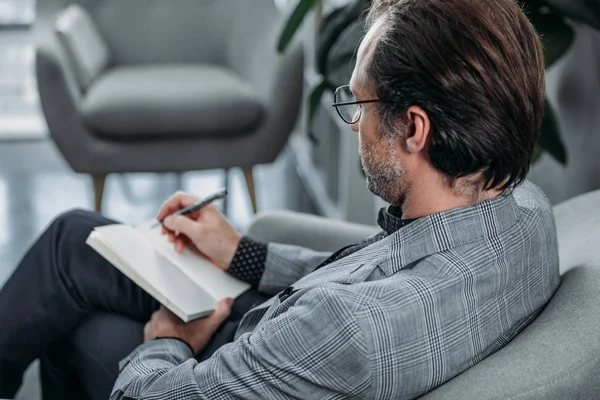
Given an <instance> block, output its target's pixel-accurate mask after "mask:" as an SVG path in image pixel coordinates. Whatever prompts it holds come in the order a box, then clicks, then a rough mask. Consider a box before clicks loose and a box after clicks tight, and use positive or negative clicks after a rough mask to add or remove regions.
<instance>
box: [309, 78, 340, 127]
mask: <svg viewBox="0 0 600 400" xmlns="http://www.w3.org/2000/svg"><path fill="white" fill-rule="evenodd" d="M326 90H331V91H333V90H334V89H333V86H332V85H331V84H330V83H329V82H328V81H327V80H325V79H324V80H323V81H322V82H321V83H319V84H318V85H317V86H315V87H314V88H313V90H312V91H311V93H310V97H309V105H308V107H309V108H308V121H309V122H310V121H312V120H313V118H314V116H315V113H316V112H317V108H319V105H320V104H321V98H322V97H323V93H325V91H326Z"/></svg>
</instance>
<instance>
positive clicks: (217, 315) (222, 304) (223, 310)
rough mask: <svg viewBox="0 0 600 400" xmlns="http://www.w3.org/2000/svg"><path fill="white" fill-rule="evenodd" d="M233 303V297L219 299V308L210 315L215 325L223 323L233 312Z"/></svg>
mask: <svg viewBox="0 0 600 400" xmlns="http://www.w3.org/2000/svg"><path fill="white" fill-rule="evenodd" d="M232 304H233V299H232V298H231V297H228V298H226V299H223V300H221V301H219V303H218V304H217V308H216V309H215V311H213V313H212V314H211V315H210V316H209V318H210V319H211V321H212V322H213V324H214V326H215V327H217V326H219V325H221V323H222V322H223V321H225V320H226V319H227V317H229V314H231V305H232Z"/></svg>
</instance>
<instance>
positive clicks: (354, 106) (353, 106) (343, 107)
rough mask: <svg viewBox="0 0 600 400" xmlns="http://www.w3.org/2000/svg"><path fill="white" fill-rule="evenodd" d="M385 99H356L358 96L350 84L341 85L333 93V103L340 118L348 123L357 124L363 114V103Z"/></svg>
mask: <svg viewBox="0 0 600 400" xmlns="http://www.w3.org/2000/svg"><path fill="white" fill-rule="evenodd" d="M378 101H385V100H383V99H373V100H356V96H354V93H352V90H350V85H344V86H340V87H339V88H337V89H336V90H335V93H334V95H333V104H332V106H333V107H335V109H336V111H337V113H338V114H339V116H340V118H341V119H343V120H344V122H345V123H347V124H350V125H352V124H355V123H357V122H358V120H359V119H360V116H361V115H362V105H363V104H366V103H376V102H378Z"/></svg>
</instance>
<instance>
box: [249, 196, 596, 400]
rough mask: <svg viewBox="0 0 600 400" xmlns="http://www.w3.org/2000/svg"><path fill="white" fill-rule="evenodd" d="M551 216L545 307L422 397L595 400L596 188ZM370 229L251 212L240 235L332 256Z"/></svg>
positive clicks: (437, 399)
mask: <svg viewBox="0 0 600 400" xmlns="http://www.w3.org/2000/svg"><path fill="white" fill-rule="evenodd" d="M554 213H555V216H556V225H557V231H558V241H559V252H560V268H561V274H562V275H563V281H562V284H561V286H560V288H559V290H558V291H557V293H556V294H555V296H554V297H553V299H552V300H551V302H550V303H549V305H548V306H547V307H546V309H545V310H544V312H543V313H542V314H541V315H540V316H539V317H538V318H537V319H536V320H535V321H534V322H533V323H532V324H531V325H530V326H528V327H527V328H526V329H525V330H524V331H523V332H522V333H521V334H519V335H518V336H517V337H516V338H515V339H514V340H513V341H512V342H510V343H509V344H508V345H507V346H506V347H504V348H503V349H501V350H500V351H498V352H496V353H495V354H493V355H491V356H490V357H488V358H486V359H485V360H483V361H482V362H480V363H479V364H477V365H476V366H474V367H473V368H471V369H469V370H467V371H466V372H464V373H463V374H461V375H459V376H457V377H456V378H454V379H453V380H451V381H450V382H447V383H446V384H444V385H442V386H441V387H439V388H437V389H436V390H434V391H432V392H430V393H428V394H427V395H425V396H423V397H422V398H423V399H427V400H443V399H444V400H447V399H460V400H488V399H489V400H491V399H498V400H500V399H502V400H504V399H520V400H533V399H545V400H553V399H556V400H564V399H600V191H596V192H592V193H588V194H585V195H582V196H579V197H577V198H574V199H572V200H569V201H567V202H565V203H562V204H560V205H558V206H556V207H555V208H554ZM376 230H377V229H376V228H375V227H370V226H362V225H356V224H350V223H347V222H335V221H331V220H327V219H324V218H321V217H316V216H308V215H303V214H298V213H292V212H276V213H269V214H259V216H258V217H257V218H256V219H255V221H254V223H253V224H252V225H251V226H250V228H249V231H248V234H249V235H250V236H253V237H255V238H258V239H262V240H267V241H276V242H283V243H289V244H297V245H302V246H307V247H311V248H314V249H317V250H331V251H334V250H337V249H338V248H340V247H342V246H345V245H348V244H350V243H354V242H356V241H357V240H359V239H360V238H364V237H366V236H367V235H370V234H372V233H373V232H375V231H376ZM340 232H341V233H340Z"/></svg>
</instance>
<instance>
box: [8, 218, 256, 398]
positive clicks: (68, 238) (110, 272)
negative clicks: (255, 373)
mask: <svg viewBox="0 0 600 400" xmlns="http://www.w3.org/2000/svg"><path fill="white" fill-rule="evenodd" d="M110 223H114V221H111V220H109V219H107V218H104V217H102V216H101V215H99V214H95V213H91V212H88V211H80V210H77V211H71V212H68V213H66V214H63V215H61V216H59V217H58V218H56V220H55V221H54V222H53V223H52V224H51V225H50V226H49V227H48V228H47V230H46V231H45V232H44V233H43V234H42V236H41V237H40V238H39V239H38V240H37V241H36V243H35V244H34V245H33V246H32V247H31V248H30V249H29V251H28V252H27V253H26V255H25V256H24V258H23V260H22V261H21V263H20V264H19V265H18V266H17V268H16V269H15V272H14V273H13V274H12V276H11V277H10V278H9V280H8V281H7V282H6V283H5V285H4V286H3V287H2V289H1V290H0V398H12V397H14V395H15V393H16V391H17V390H18V388H19V386H20V384H21V380H22V377H23V372H24V371H25V369H26V368H27V366H28V365H29V364H30V363H31V362H32V361H33V360H35V359H36V358H40V360H41V368H42V369H41V376H42V394H43V398H44V400H52V399H92V400H96V399H103V400H106V399H107V398H108V397H109V395H110V391H111V389H112V386H113V384H114V382H115V380H116V378H117V375H118V362H119V361H120V360H121V359H123V358H124V357H125V356H127V355H128V354H129V353H130V352H131V351H133V349H135V348H136V347H137V346H138V345H140V344H141V343H142V341H143V327H144V324H145V323H146V322H147V321H148V320H149V319H150V316H151V315H152V313H153V312H154V311H156V309H157V308H158V307H159V303H158V302H157V301H156V300H154V299H153V298H152V297H151V296H149V295H148V294H147V293H146V292H144V291H143V290H142V289H140V288H139V287H138V286H137V285H135V284H134V283H133V282H132V281H131V280H129V279H128V278H127V277H126V276H124V275H123V274H121V273H120V272H119V271H118V270H117V269H116V268H114V267H113V266H112V265H111V264H109V263H108V262H107V261H106V260H104V259H103V258H102V257H101V256H100V255H98V254H97V253H96V252H95V251H94V250H93V249H92V248H90V247H89V246H87V245H86V244H85V240H86V238H87V236H88V234H89V233H90V232H91V230H92V229H93V228H94V227H96V226H100V225H106V224H110ZM267 299H268V296H265V295H262V294H260V293H258V292H256V291H254V290H249V291H247V292H246V293H244V294H242V295H241V296H240V297H238V298H237V299H236V300H235V302H234V304H233V307H232V313H231V315H230V317H229V318H228V319H227V320H226V321H225V322H224V323H223V324H222V325H221V326H220V327H219V330H218V331H217V333H216V334H215V335H214V336H213V338H212V339H211V341H210V343H209V344H208V346H207V347H206V348H205V349H204V350H203V351H202V353H200V354H198V355H196V358H197V359H198V360H199V361H202V360H205V359H207V358H209V357H210V356H211V355H212V354H213V353H214V352H215V351H216V350H217V349H219V348H220V347H221V346H222V345H223V344H226V343H229V342H230V341H232V340H233V336H234V333H235V330H236V329H237V326H238V324H239V321H240V320H241V318H242V317H243V315H244V313H246V311H248V310H249V309H250V308H252V307H253V306H254V305H256V304H259V303H261V302H263V301H265V300H267Z"/></svg>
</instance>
